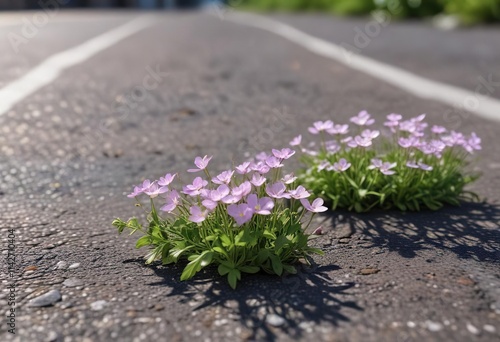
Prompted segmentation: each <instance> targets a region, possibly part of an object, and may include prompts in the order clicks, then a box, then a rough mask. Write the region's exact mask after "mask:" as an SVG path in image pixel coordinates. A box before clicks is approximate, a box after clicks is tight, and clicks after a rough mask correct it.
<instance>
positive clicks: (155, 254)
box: [145, 246, 163, 264]
mask: <svg viewBox="0 0 500 342" xmlns="http://www.w3.org/2000/svg"><path fill="white" fill-rule="evenodd" d="M162 249H163V246H157V247H156V248H155V249H153V250H152V251H151V252H149V253H148V254H146V257H145V258H146V264H150V263H152V262H153V261H155V260H156V259H158V258H160V257H161V253H162Z"/></svg>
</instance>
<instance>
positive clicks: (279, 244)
mask: <svg viewBox="0 0 500 342" xmlns="http://www.w3.org/2000/svg"><path fill="white" fill-rule="evenodd" d="M289 242H290V241H288V239H287V238H286V237H285V236H283V235H280V236H278V238H277V239H276V241H275V242H274V251H275V252H278V251H279V250H280V249H281V248H282V247H283V246H285V245H286V244H288V243H289Z"/></svg>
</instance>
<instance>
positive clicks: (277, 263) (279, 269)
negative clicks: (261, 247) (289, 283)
mask: <svg viewBox="0 0 500 342" xmlns="http://www.w3.org/2000/svg"><path fill="white" fill-rule="evenodd" d="M269 257H270V258H271V265H272V267H273V271H274V273H276V274H277V275H281V274H282V273H283V264H282V263H281V260H280V258H279V257H277V256H276V255H274V254H271V255H269Z"/></svg>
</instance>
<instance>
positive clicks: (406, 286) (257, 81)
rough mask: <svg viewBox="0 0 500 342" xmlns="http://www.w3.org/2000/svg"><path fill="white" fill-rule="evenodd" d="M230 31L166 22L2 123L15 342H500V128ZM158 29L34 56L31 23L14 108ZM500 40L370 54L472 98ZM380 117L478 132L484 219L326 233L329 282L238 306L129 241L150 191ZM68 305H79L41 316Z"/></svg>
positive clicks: (68, 27)
mask: <svg viewBox="0 0 500 342" xmlns="http://www.w3.org/2000/svg"><path fill="white" fill-rule="evenodd" d="M222 14H223V15H222V18H220V17H219V16H217V15H216V16H209V15H206V14H201V13H165V14H148V15H146V19H145V20H146V21H147V22H148V23H149V24H148V25H147V26H145V27H144V28H142V29H140V30H137V32H135V33H130V34H129V35H127V36H124V37H122V39H120V40H118V41H116V42H115V43H113V44H109V46H107V47H103V48H102V49H100V50H99V51H95V53H94V54H92V55H90V56H88V58H86V59H84V60H81V61H78V60H77V59H75V57H74V56H73V57H71V56H69V55H64V56H63V57H64V58H65V59H64V60H65V61H67V60H71V58H73V59H72V61H73V62H72V64H71V65H69V66H68V67H67V68H64V69H61V70H59V71H60V72H59V73H58V74H57V75H55V76H54V75H52V77H53V81H51V82H50V83H49V84H46V85H43V86H40V87H39V88H37V89H34V91H33V92H32V93H26V96H24V97H23V98H22V99H20V100H19V101H17V103H15V104H13V106H12V108H11V109H8V110H6V111H5V112H4V113H3V114H2V115H0V130H1V135H0V175H1V178H0V179H1V184H0V208H1V219H0V228H1V233H2V250H3V253H4V254H3V255H4V256H5V257H6V256H7V253H8V251H7V250H8V233H9V229H14V231H15V245H16V248H15V255H16V268H17V272H16V275H15V276H16V278H15V280H16V281H15V283H16V292H15V293H16V298H15V299H16V307H15V309H16V310H15V328H16V330H15V332H16V334H15V335H13V334H11V333H9V332H8V331H7V329H8V325H7V323H8V320H9V318H8V317H7V315H9V314H10V312H9V311H8V310H9V308H10V306H9V305H8V299H9V293H10V292H9V291H10V289H9V288H8V287H7V286H9V285H10V284H11V283H12V279H10V278H8V277H7V265H6V262H5V263H3V264H2V273H1V274H2V287H3V289H2V290H3V291H2V294H1V298H0V306H1V308H2V312H5V317H3V318H2V324H1V332H0V340H2V341H23V342H24V341H63V340H64V341H86V342H87V341H109V340H118V341H239V340H248V341H252V340H256V341H263V340H278V341H288V340H305V341H314V340H316V341H401V342H402V341H443V340H446V341H471V340H478V341H495V340H498V339H499V336H500V267H499V266H500V263H499V259H500V254H499V250H500V232H499V230H498V226H499V219H500V209H499V207H498V205H499V200H500V194H499V189H500V174H499V170H500V154H499V153H498V142H499V136H500V124H499V122H498V121H496V120H491V121H487V120H485V119H482V118H480V117H478V116H476V115H473V114H470V113H467V112H455V111H454V110H453V109H452V108H450V107H449V106H447V105H444V104H442V103H440V102H438V101H429V100H423V99H420V98H418V97H415V96H413V95H410V94H408V93H407V92H405V91H403V90H401V89H398V88H396V87H394V86H391V85H388V84H386V83H385V82H383V81H381V80H379V79H374V78H372V77H369V76H367V75H365V74H363V73H361V72H358V71H354V70H352V69H350V68H349V67H348V66H346V65H344V64H340V63H338V62H335V61H333V60H329V59H326V58H323V57H320V56H317V55H315V54H313V53H311V52H309V51H307V50H305V49H303V48H302V47H300V46H297V45H295V44H293V43H291V42H289V41H286V40H284V39H282V38H280V37H278V36H276V35H273V34H271V33H269V32H265V31H262V30H259V29H256V28H249V27H246V26H243V25H238V24H236V23H233V22H230V21H228V20H224V13H222ZM140 15H142V14H141V13H136V12H101V13H93V12H58V13H57V15H55V16H54V17H52V18H51V19H50V21H48V22H47V23H46V24H44V25H42V26H41V27H39V28H37V31H36V34H34V35H32V37H30V38H29V39H27V40H26V41H23V43H21V44H20V45H18V52H17V53H16V52H15V51H14V48H13V46H12V43H11V41H10V40H9V38H8V37H9V34H10V33H16V34H18V35H21V34H22V29H23V24H22V22H21V21H20V20H21V19H22V18H23V17H24V18H26V17H27V18H28V19H30V18H31V16H32V13H30V12H26V13H13V14H10V15H5V17H1V18H2V24H1V26H0V32H1V33H2V40H0V44H1V51H2V57H1V58H0V67H1V70H2V72H1V73H0V92H1V88H2V87H8V86H9V85H11V84H12V82H14V81H15V80H17V79H19V78H20V77H23V75H26V74H27V73H29V72H30V71H32V70H33V69H34V68H35V67H37V65H40V63H43V62H44V61H47V59H48V58H50V57H51V56H54V55H55V54H58V53H61V52H64V51H67V50H68V49H71V48H74V47H77V46H80V45H81V44H83V43H84V42H85V41H88V40H89V39H92V38H94V37H96V36H99V35H101V34H103V33H105V32H108V31H110V30H113V29H115V28H116V27H119V26H120V25H123V24H125V23H127V22H129V21H130V20H133V19H134V18H136V17H138V16H140ZM4 19H5V20H4ZM7 19H9V20H7ZM278 19H279V20H283V21H286V22H288V23H289V24H292V25H295V26H296V27H298V28H300V29H302V30H304V31H307V32H308V33H310V34H313V35H317V36H319V37H322V38H324V39H327V40H331V41H333V42H336V43H338V44H340V43H342V42H346V43H347V44H351V39H354V38H352V32H354V31H350V28H355V27H357V26H360V25H361V26H362V25H364V24H366V23H367V22H368V21H369V19H365V20H366V21H362V20H356V21H350V20H347V19H344V20H339V19H333V18H330V17H323V16H313V15H308V16H304V17H300V16H283V15H282V16H279V17H278ZM405 31H409V32H407V33H408V34H411V37H412V41H414V42H415V43H414V44H413V43H411V42H409V41H408V38H407V37H408V36H407V35H406V34H405V33H404V32H405ZM342 32H344V33H345V35H342ZM498 32H499V28H498V27H489V28H477V29H473V30H472V31H451V32H444V31H440V30H438V29H435V28H433V27H431V26H430V25H428V24H427V23H423V24H422V23H409V24H408V23H391V24H390V26H389V27H387V28H385V30H384V31H381V33H380V35H378V36H377V37H375V38H373V39H372V40H371V43H370V45H369V47H367V48H366V49H363V51H362V52H361V53H363V54H366V55H368V56H371V57H373V58H376V59H378V60H381V61H383V62H386V63H389V64H394V65H397V66H399V67H402V68H405V69H407V70H409V71H411V72H414V73H416V74H419V75H422V76H425V77H429V78H431V79H435V80H438V81H441V82H447V83H450V84H453V85H457V86H461V87H464V88H466V89H472V90H473V89H474V83H473V82H475V80H476V79H477V77H479V76H484V77H486V78H487V77H488V75H491V77H493V80H494V81H498V79H496V77H497V75H498V63H499V60H500V59H499V56H500V54H499V46H500V44H499V42H498V36H499V34H498ZM10 37H12V35H10ZM108 38H109V37H108ZM427 42H431V43H429V44H427ZM450 42H452V43H450ZM94 47H95V46H94ZM87 48H89V47H88V46H87ZM478 55H480V56H478ZM45 65H47V64H45ZM52 67H55V68H58V67H60V64H57V65H56V66H54V65H52ZM495 68H496V69H495ZM49 71H50V70H48V71H47V70H45V69H43V70H42V71H41V73H42V74H43V75H45V76H47V75H48V76H51V75H50V72H49ZM455 71H456V72H455ZM33 80H35V79H33ZM36 82H38V81H37V80H35V81H33V82H30V85H33V84H35V83H36ZM145 85H146V86H147V88H148V90H146V89H145V88H144V87H145ZM21 88H22V89H21ZM19 89H21V90H23V89H24V90H25V87H24V88H23V87H20V88H19ZM492 89H493V90H492V91H491V94H490V95H491V96H492V97H498V95H499V87H496V86H493V88H492ZM0 105H1V104H0ZM363 109H367V110H368V111H369V112H370V113H372V114H373V115H374V116H375V117H376V118H378V119H379V120H381V119H382V118H383V117H384V116H385V115H386V114H388V113H392V112H398V113H402V114H404V115H406V116H413V115H417V114H420V113H427V114H428V119H429V121H430V122H431V123H434V124H442V125H446V126H450V125H453V128H454V129H457V130H461V131H463V132H465V133H470V132H472V131H475V132H476V133H477V134H478V135H479V136H480V137H481V138H482V140H483V150H482V151H481V153H479V154H477V156H476V157H477V158H475V159H474V161H473V166H474V167H475V168H477V169H478V170H481V171H482V173H483V176H482V178H481V179H480V180H479V181H478V182H476V183H475V184H474V185H473V186H471V190H473V191H475V192H477V193H478V194H479V195H480V196H481V197H482V198H483V199H484V201H483V202H481V203H473V204H463V205H462V206H461V207H459V208H445V209H443V210H442V211H439V212H436V213H429V212H423V213H407V214H400V213H395V212H388V213H374V214H366V215H355V214H349V213H333V214H331V215H329V216H323V217H320V218H318V220H319V221H324V222H323V225H324V227H325V230H326V234H325V235H323V236H321V237H320V238H319V239H317V240H315V244H317V245H318V246H320V247H322V248H323V249H324V250H325V252H326V253H325V256H322V257H315V262H316V265H315V266H314V267H312V268H303V269H301V272H300V273H299V275H297V276H287V277H285V278H283V279H280V278H277V277H271V276H266V275H252V276H247V277H245V279H244V281H242V282H241V284H240V285H239V287H238V290H237V291H233V290H231V289H230V288H229V287H228V286H227V285H226V284H225V283H224V281H220V280H219V279H217V278H216V280H215V281H213V280H212V279H213V278H212V277H213V276H214V271H213V270H211V269H209V270H207V271H206V272H204V273H203V274H201V275H200V276H199V277H197V278H196V279H195V280H193V281H190V282H180V281H179V277H180V273H181V267H180V266H178V267H161V266H159V265H153V266H149V267H146V266H145V265H144V264H143V260H142V258H141V257H142V256H143V255H144V253H145V250H135V249H134V244H135V237H128V236H117V233H116V231H115V229H114V228H113V227H111V225H110V223H111V221H112V220H113V218H115V217H122V218H127V217H129V216H133V215H139V212H138V211H137V209H136V208H134V206H133V203H132V201H131V200H129V199H127V198H126V197H125V196H124V195H125V194H126V193H128V191H129V190H130V186H131V185H132V184H136V183H137V182H138V181H139V180H141V179H142V178H145V177H151V178H155V177H159V176H161V175H163V174H164V173H165V172H166V171H173V172H182V171H183V170H185V169H187V168H188V167H189V166H190V164H191V162H192V160H193V158H194V157H195V156H197V155H205V154H209V155H211V154H213V155H215V157H214V159H213V165H214V167H216V168H217V169H223V168H225V167H228V166H230V165H231V163H232V161H233V160H235V161H243V160H244V159H246V157H247V156H248V154H245V153H252V154H253V153H255V152H257V151H259V150H261V149H269V148H271V147H283V146H285V145H287V143H288V141H289V140H290V139H291V138H292V137H294V136H295V135H297V134H299V133H302V132H304V131H305V130H306V129H307V127H308V125H309V124H310V123H311V122H312V121H314V120H319V119H326V118H330V119H333V120H336V121H339V122H340V121H347V120H348V118H349V117H350V116H352V115H353V114H356V113H357V112H359V111H360V110H363ZM445 113H448V114H447V115H445ZM450 113H451V114H450ZM499 118H500V113H499ZM319 221H318V223H319ZM64 264H66V266H64ZM70 265H72V267H69V266H70ZM363 269H364V271H362V270H363ZM366 269H373V270H379V271H378V272H376V271H373V272H370V271H366ZM361 273H372V274H361ZM68 279H69V280H68ZM4 285H5V287H4ZM50 290H59V291H60V293H61V294H62V300H61V301H58V302H56V303H55V304H54V305H53V306H49V307H44V308H32V307H28V306H27V303H28V301H29V300H30V299H32V298H35V297H37V296H39V295H41V294H43V293H46V292H48V291H50Z"/></svg>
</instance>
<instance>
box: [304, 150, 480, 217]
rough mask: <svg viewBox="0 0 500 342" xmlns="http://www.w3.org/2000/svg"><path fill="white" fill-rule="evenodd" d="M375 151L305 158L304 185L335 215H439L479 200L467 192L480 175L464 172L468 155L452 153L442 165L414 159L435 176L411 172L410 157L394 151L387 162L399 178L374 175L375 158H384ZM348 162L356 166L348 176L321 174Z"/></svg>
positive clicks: (425, 158)
mask: <svg viewBox="0 0 500 342" xmlns="http://www.w3.org/2000/svg"><path fill="white" fill-rule="evenodd" d="M380 157H381V154H379V153H378V152H376V151H375V150H361V149H351V150H345V151H342V152H339V153H337V154H327V153H326V154H325V153H320V154H319V155H318V156H317V157H311V156H304V158H303V161H304V163H305V164H306V165H307V166H308V168H307V170H305V172H303V173H302V174H300V175H299V180H300V181H301V182H302V183H303V184H304V186H307V187H308V188H309V189H311V190H312V191H313V192H314V194H315V195H318V196H320V197H323V198H324V199H325V200H326V201H327V202H328V203H329V204H330V206H331V208H332V209H337V208H343V209H347V210H353V211H356V212H366V211H370V210H371V209H373V208H382V209H393V208H396V209H399V210H402V211H407V210H409V211H420V210H422V209H425V208H427V209H431V210H438V209H440V208H441V207H442V206H443V205H445V204H451V205H459V203H460V202H459V201H460V200H461V199H475V198H477V196H476V195H475V194H472V193H469V192H464V187H465V185H467V184H469V183H471V182H472V181H474V180H475V179H477V175H472V174H467V173H466V172H465V171H464V168H465V167H466V165H467V163H466V162H465V158H464V153H463V152H462V151H458V149H450V150H448V151H446V152H445V154H444V155H443V156H442V158H441V159H439V158H437V157H436V156H433V155H425V154H424V153H422V152H420V151H415V152H414V155H413V157H412V158H415V159H417V160H421V161H423V163H425V164H427V165H430V166H432V167H433V169H432V170H431V171H425V170H421V169H414V168H409V167H407V166H406V162H407V160H408V154H407V151H406V150H404V149H402V148H399V147H398V146H397V145H391V146H390V147H389V149H388V150H387V151H385V152H384V153H383V158H384V160H386V161H388V162H390V163H396V164H397V166H396V167H395V168H394V171H395V172H396V173H395V174H394V175H384V174H382V173H381V172H380V171H379V170H377V169H373V170H369V169H368V167H369V166H370V164H371V160H372V159H373V158H380ZM340 158H345V159H346V160H348V161H349V162H350V163H351V164H352V166H351V167H350V168H349V169H348V170H346V171H344V172H332V171H327V170H321V171H319V170H318V166H319V164H320V163H321V162H323V161H324V160H328V161H329V162H330V163H332V164H333V163H335V162H338V160H340Z"/></svg>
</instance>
